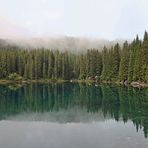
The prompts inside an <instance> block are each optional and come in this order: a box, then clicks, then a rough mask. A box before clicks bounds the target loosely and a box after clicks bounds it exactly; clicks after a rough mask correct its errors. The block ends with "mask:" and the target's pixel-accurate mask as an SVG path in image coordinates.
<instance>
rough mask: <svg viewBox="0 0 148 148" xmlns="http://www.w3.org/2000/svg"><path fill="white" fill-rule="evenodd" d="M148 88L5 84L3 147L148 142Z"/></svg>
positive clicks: (132, 146) (0, 107) (0, 127)
mask: <svg viewBox="0 0 148 148" xmlns="http://www.w3.org/2000/svg"><path fill="white" fill-rule="evenodd" d="M147 136H148V89H146V88H143V89H139V88H132V87H123V86H116V85H96V84H78V83H62V84H56V83H53V84H37V83H36V84H28V85H23V86H21V85H0V148H125V147H126V148H147V147H148V138H147Z"/></svg>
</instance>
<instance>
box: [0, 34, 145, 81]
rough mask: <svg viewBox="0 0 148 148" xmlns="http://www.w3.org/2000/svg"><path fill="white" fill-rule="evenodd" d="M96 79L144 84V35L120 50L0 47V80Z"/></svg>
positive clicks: (113, 47)
mask: <svg viewBox="0 0 148 148" xmlns="http://www.w3.org/2000/svg"><path fill="white" fill-rule="evenodd" d="M14 74H15V75H17V76H19V77H21V78H23V79H25V80H28V79H30V80H38V79H62V80H71V79H80V80H84V79H94V78H95V79H96V78H97V79H98V80H100V81H101V80H105V81H120V82H121V81H122V82H124V81H128V82H129V83H130V82H132V81H140V82H148V33H147V32H145V34H144V38H143V40H140V39H139V37H138V35H137V37H136V38H135V39H134V40H133V41H132V42H131V43H128V42H127V41H125V42H124V44H123V46H122V47H121V46H120V45H119V44H118V43H116V44H115V45H114V46H112V47H111V48H109V49H108V48H106V47H105V46H104V48H103V49H102V50H98V49H88V50H87V51H83V52H79V53H72V52H69V51H59V50H50V49H31V50H27V49H20V48H18V47H11V46H8V47H3V48H2V47H1V48H0V79H9V78H11V77H13V75H14Z"/></svg>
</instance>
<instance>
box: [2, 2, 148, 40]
mask: <svg viewBox="0 0 148 148" xmlns="http://www.w3.org/2000/svg"><path fill="white" fill-rule="evenodd" d="M145 30H148V0H0V38H17V37H48V36H59V35H60V36H73V37H93V38H105V39H109V40H115V39H132V38H134V37H135V36H136V34H139V36H140V37H143V34H144V31H145Z"/></svg>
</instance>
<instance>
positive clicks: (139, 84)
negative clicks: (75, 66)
mask: <svg viewBox="0 0 148 148" xmlns="http://www.w3.org/2000/svg"><path fill="white" fill-rule="evenodd" d="M65 82H70V83H96V84H117V85H121V86H127V87H128V86H132V87H137V88H148V83H144V82H138V81H135V82H131V83H130V84H124V83H123V82H119V81H96V80H78V79H74V80H62V79H58V80H47V79H45V80H43V79H40V80H20V81H16V80H6V79H1V80H0V84H3V85H4V84H31V83H44V84H48V83H65Z"/></svg>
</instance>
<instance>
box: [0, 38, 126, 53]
mask: <svg viewBox="0 0 148 148" xmlns="http://www.w3.org/2000/svg"><path fill="white" fill-rule="evenodd" d="M124 41H125V40H116V41H109V40H107V39H98V38H85V37H68V36H59V37H47V38H20V39H5V40H1V42H0V44H2V43H4V45H7V44H8V45H15V46H19V47H20V48H23V49H24V48H25V49H35V48H46V49H51V50H56V49H58V50H60V51H63V50H66V51H74V52H77V51H84V50H87V49H93V48H95V49H98V50H102V49H103V47H104V46H106V47H111V46H112V45H114V44H115V43H117V42H118V43H120V45H122V44H123V42H124Z"/></svg>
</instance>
